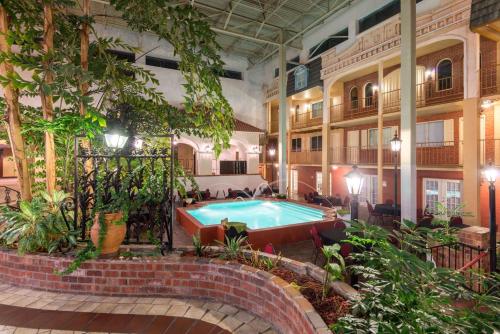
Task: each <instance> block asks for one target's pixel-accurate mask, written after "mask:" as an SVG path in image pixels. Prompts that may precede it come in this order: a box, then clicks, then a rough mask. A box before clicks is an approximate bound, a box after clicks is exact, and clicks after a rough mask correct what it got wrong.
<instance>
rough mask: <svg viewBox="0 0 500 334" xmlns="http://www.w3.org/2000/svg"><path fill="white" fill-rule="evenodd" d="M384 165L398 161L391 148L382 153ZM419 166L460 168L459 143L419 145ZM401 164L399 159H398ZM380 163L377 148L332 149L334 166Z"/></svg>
mask: <svg viewBox="0 0 500 334" xmlns="http://www.w3.org/2000/svg"><path fill="white" fill-rule="evenodd" d="M382 158H383V164H384V165H392V164H394V161H395V159H396V157H395V155H394V153H393V152H392V151H391V150H390V148H389V147H384V149H383V152H382ZM416 158H417V165H418V166H458V165H460V163H461V161H460V146H459V143H458V142H454V141H449V142H435V143H422V144H417V156H416ZM397 159H398V162H399V157H397ZM377 161H378V154H377V147H376V146H366V147H359V146H351V147H334V148H332V149H331V162H332V164H360V165H376V164H377Z"/></svg>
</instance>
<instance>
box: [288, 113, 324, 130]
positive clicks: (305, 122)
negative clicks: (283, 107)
mask: <svg viewBox="0 0 500 334" xmlns="http://www.w3.org/2000/svg"><path fill="white" fill-rule="evenodd" d="M291 121H292V122H291V123H292V129H303V128H308V127H310V126H316V125H321V124H322V123H323V117H322V116H319V117H312V113H311V112H305V113H301V114H296V115H293V116H292V119H291Z"/></svg>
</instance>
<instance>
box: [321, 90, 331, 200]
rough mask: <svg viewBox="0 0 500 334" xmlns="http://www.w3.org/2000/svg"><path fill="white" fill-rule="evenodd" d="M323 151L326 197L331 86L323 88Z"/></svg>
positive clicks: (323, 185) (322, 161)
mask: <svg viewBox="0 0 500 334" xmlns="http://www.w3.org/2000/svg"><path fill="white" fill-rule="evenodd" d="M321 132H322V134H321V135H322V143H321V144H322V151H321V174H322V178H323V184H322V187H323V188H322V189H321V191H322V193H323V195H325V196H331V195H332V194H330V189H331V187H330V182H331V181H330V159H329V156H330V154H329V153H330V88H329V85H326V83H325V85H324V87H323V126H322V131H321Z"/></svg>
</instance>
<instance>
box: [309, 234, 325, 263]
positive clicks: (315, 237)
mask: <svg viewBox="0 0 500 334" xmlns="http://www.w3.org/2000/svg"><path fill="white" fill-rule="evenodd" d="M310 233H311V237H312V242H313V246H314V250H313V254H312V257H313V259H314V260H313V263H314V264H316V261H318V256H319V254H320V252H321V248H323V241H322V240H321V237H320V236H319V233H318V229H317V228H316V226H313V227H311V230H310Z"/></svg>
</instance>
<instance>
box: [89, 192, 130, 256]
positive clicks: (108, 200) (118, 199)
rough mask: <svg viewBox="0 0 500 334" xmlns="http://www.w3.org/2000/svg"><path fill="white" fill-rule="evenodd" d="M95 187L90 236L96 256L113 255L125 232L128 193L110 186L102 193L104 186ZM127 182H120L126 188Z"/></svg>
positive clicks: (128, 202)
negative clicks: (105, 192) (92, 222)
mask: <svg viewBox="0 0 500 334" xmlns="http://www.w3.org/2000/svg"><path fill="white" fill-rule="evenodd" d="M98 184H99V183H98ZM100 184H101V186H99V187H98V188H97V191H96V203H95V208H94V224H93V225H92V228H91V230H90V238H91V240H92V242H93V244H94V245H95V246H96V249H97V255H98V256H104V257H109V256H114V255H116V254H117V253H118V251H119V249H120V245H121V244H122V242H123V241H124V240H125V235H126V233H127V226H126V222H127V220H128V214H129V211H130V194H129V192H128V191H120V190H117V189H114V188H113V187H111V186H110V187H111V188H110V189H109V192H108V193H107V194H104V186H103V185H102V183H100ZM127 185H128V182H124V183H123V184H122V188H123V189H128V186H127Z"/></svg>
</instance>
